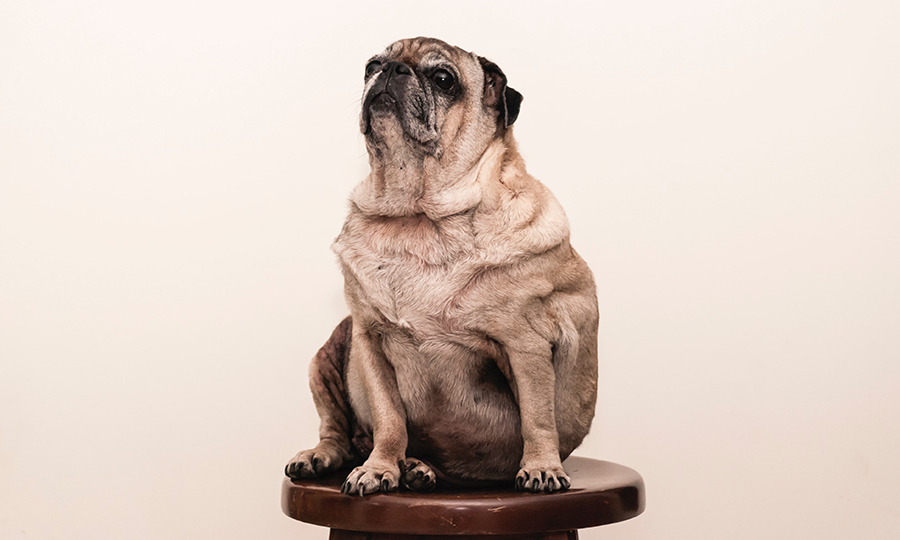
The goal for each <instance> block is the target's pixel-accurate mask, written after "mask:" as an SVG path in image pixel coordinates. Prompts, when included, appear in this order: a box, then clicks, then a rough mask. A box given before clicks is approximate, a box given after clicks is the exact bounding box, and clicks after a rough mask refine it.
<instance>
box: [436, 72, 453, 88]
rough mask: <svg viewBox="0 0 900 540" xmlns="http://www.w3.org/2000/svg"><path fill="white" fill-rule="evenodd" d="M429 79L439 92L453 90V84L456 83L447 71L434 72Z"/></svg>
mask: <svg viewBox="0 0 900 540" xmlns="http://www.w3.org/2000/svg"><path fill="white" fill-rule="evenodd" d="M431 79H432V80H433V81H434V84H436V85H437V87H438V88H440V89H441V90H450V89H451V88H453V84H454V83H455V82H456V81H455V80H453V74H452V73H450V72H449V71H447V70H446V69H439V70H437V71H435V72H434V73H433V74H432V75H431Z"/></svg>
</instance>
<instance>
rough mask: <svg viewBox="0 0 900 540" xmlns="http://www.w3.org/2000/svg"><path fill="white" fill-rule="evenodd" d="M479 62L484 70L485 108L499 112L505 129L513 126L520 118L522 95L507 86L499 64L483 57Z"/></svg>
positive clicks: (479, 58)
mask: <svg viewBox="0 0 900 540" xmlns="http://www.w3.org/2000/svg"><path fill="white" fill-rule="evenodd" d="M478 61H479V62H481V68H482V69H483V70H484V106H485V107H488V108H492V109H495V110H497V112H498V113H499V114H500V117H499V119H500V120H501V121H502V122H503V127H509V126H511V125H513V122H515V121H516V118H518V117H519V107H520V106H521V105H522V94H520V93H518V92H516V91H515V90H513V89H512V88H510V87H508V86H506V75H504V74H503V72H502V71H501V70H500V67H499V66H497V64H495V63H493V62H491V61H490V60H488V59H487V58H484V57H481V56H479V57H478Z"/></svg>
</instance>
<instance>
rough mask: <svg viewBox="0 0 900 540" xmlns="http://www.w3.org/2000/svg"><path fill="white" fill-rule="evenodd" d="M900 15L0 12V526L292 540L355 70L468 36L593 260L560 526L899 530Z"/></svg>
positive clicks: (578, 9)
mask: <svg viewBox="0 0 900 540" xmlns="http://www.w3.org/2000/svg"><path fill="white" fill-rule="evenodd" d="M898 6H900V4H898V3H897V2H893V1H884V2H865V1H861V2H836V1H835V2H831V1H796V2H742V1H712V0H710V1H701V0H686V1H681V2H667V1H661V0H660V1H635V2H607V1H601V2H595V3H590V4H588V3H584V4H566V3H563V2H553V3H552V4H546V5H544V4H541V5H538V4H526V3H522V2H505V3H487V2H468V1H455V2H388V3H379V2H366V3H359V4H338V3H326V2H316V3H304V2H298V1H278V0H276V1H254V2H245V3H241V4H238V3H232V2H213V1H211V0H198V1H190V0H187V1H186V0H178V1H162V2H135V1H132V2H112V1H108V2H102V1H97V2H90V1H85V2H64V1H57V2H49V1H36V0H33V1H19V0H6V1H4V2H2V3H0V361H2V363H0V538H2V540H15V539H121V538H129V539H196V538H217V539H223V540H224V539H251V538H268V539H292V538H294V539H296V538H320V539H324V538H326V537H327V531H326V530H325V529H322V528H318V527H313V526H310V525H306V524H302V523H299V522H295V521H293V520H291V519H288V518H287V517H285V516H284V515H282V513H281V510H280V506H279V493H280V486H281V481H282V469H283V467H284V464H285V463H286V462H287V460H288V459H289V458H290V457H291V456H292V455H293V454H294V453H295V452H297V451H298V450H300V449H303V448H307V447H310V446H312V445H313V444H314V443H315V441H316V428H317V424H318V418H317V416H316V414H315V411H314V409H313V404H312V400H311V397H310V393H309V390H308V387H307V375H306V369H307V364H308V362H309V359H310V358H311V357H312V355H313V354H314V353H315V351H316V350H317V349H318V347H319V346H320V345H321V344H322V343H323V342H324V340H325V339H326V338H327V337H328V335H329V333H330V331H331V329H332V328H333V327H334V325H335V324H337V323H338V322H339V321H340V320H341V319H342V318H343V317H344V316H345V314H346V313H347V309H346V307H345V304H344V300H343V293H342V280H341V277H340V272H339V268H338V265H337V263H336V260H335V257H334V255H333V254H332V253H331V251H330V249H329V247H330V244H331V242H332V240H333V239H334V237H335V236H336V235H337V233H338V232H339V230H340V227H341V223H342V222H343V219H344V216H345V213H346V210H347V197H348V194H349V192H350V190H351V188H352V187H353V186H354V185H355V184H356V183H358V182H359V181H360V180H361V179H362V178H363V177H364V176H365V174H366V172H367V170H368V162H367V157H366V153H365V145H364V142H363V138H362V136H361V135H360V134H359V130H358V114H359V97H360V92H361V89H362V78H363V68H364V66H365V62H366V60H367V59H368V58H369V56H371V55H372V54H374V53H376V52H378V51H380V50H382V49H383V48H384V47H385V46H387V45H388V44H389V43H391V42H392V41H394V40H396V39H399V38H402V37H412V36H417V35H430V36H435V37H439V38H442V39H444V40H446V41H448V42H450V43H453V44H456V45H459V46H461V47H463V48H465V49H467V50H472V51H475V52H477V53H479V54H481V55H483V56H486V57H488V58H490V59H491V60H493V61H495V62H496V63H497V64H499V65H500V66H501V68H502V69H503V70H504V71H505V72H506V74H507V76H508V77H509V81H510V85H511V86H513V87H514V88H516V89H517V90H519V91H520V92H521V93H522V94H523V95H524V96H525V100H524V103H523V105H522V111H521V114H520V116H519V119H518V121H517V123H516V125H515V133H516V136H517V138H518V141H519V143H520V149H521V151H522V154H523V155H524V157H525V160H526V162H527V163H528V167H529V170H530V172H531V173H532V174H533V175H534V176H536V177H537V178H539V179H540V180H542V181H543V182H544V183H545V184H546V185H547V186H548V187H550V189H551V190H553V191H554V193H555V194H556V195H557V197H558V198H559V199H560V201H561V202H562V204H563V206H564V208H565V209H566V212H567V214H568V217H569V220H570V222H571V227H572V243H573V245H574V246H575V247H576V249H577V250H578V251H579V252H580V253H581V254H582V256H583V257H584V258H585V259H586V260H587V262H588V263H589V264H590V266H591V268H592V269H593V271H594V274H595V277H596V279H597V284H598V291H599V300H600V306H601V313H602V322H601V329H600V330H601V331H600V352H601V357H600V396H599V400H598V403H597V416H596V420H595V421H594V424H593V429H592V432H591V434H590V435H589V436H588V438H587V440H586V441H585V442H584V444H583V445H582V446H581V448H580V449H578V450H577V451H576V453H577V454H579V455H582V456H588V457H593V458H598V459H606V460H611V461H616V462H619V463H622V464H625V465H628V466H630V467H633V468H635V469H636V470H638V471H639V472H640V473H641V474H642V475H643V476H644V478H645V481H646V484H647V501H648V506H647V510H646V512H645V514H644V515H642V516H640V517H638V518H636V519H634V520H631V521H628V522H625V523H621V524H616V525H611V526H608V527H602V528H598V529H591V530H586V531H582V533H581V534H582V538H584V539H588V540H589V539H601V538H604V539H659V540H666V539H676V540H679V539H685V540H687V539H691V540H695V539H709V540H713V539H716V540H719V539H786V540H787V539H791V540H794V539H798V538H810V539H835V540H837V539H846V538H859V539H884V540H893V539H896V538H898V537H900V361H898V360H900V217H898V206H900V105H898V104H900V99H898V98H900V69H898V68H900V33H898V31H897V28H898V27H900V7H898Z"/></svg>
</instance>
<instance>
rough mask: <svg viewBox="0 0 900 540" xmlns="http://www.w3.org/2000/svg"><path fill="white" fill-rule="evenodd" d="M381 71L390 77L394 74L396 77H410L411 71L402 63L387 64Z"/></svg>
mask: <svg viewBox="0 0 900 540" xmlns="http://www.w3.org/2000/svg"><path fill="white" fill-rule="evenodd" d="M383 70H384V71H386V72H388V74H390V75H393V74H394V73H396V74H398V75H412V70H411V69H409V66H407V65H406V64H404V63H403V62H388V64H387V65H386V66H384V68H383Z"/></svg>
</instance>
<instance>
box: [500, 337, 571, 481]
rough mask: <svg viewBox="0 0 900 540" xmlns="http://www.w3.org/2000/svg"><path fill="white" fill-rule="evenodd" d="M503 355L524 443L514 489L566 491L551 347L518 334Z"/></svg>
mask: <svg viewBox="0 0 900 540" xmlns="http://www.w3.org/2000/svg"><path fill="white" fill-rule="evenodd" d="M506 351H507V354H508V357H509V368H510V370H511V371H512V379H513V380H512V382H513V384H514V385H515V389H516V392H515V393H516V398H517V399H518V403H519V415H520V418H521V422H522V439H523V442H524V447H523V451H522V460H521V462H520V465H519V466H520V469H519V473H518V474H517V475H516V488H517V489H521V490H527V491H547V492H551V491H559V490H560V489H568V488H569V486H570V485H571V481H570V479H569V477H568V476H567V475H566V473H565V471H564V470H563V466H562V462H561V461H560V459H559V434H558V433H557V430H556V411H555V410H554V405H555V401H556V399H555V392H556V391H555V383H556V375H555V373H554V370H553V363H552V354H553V352H552V347H551V345H550V343H548V342H547V341H545V340H544V339H543V338H541V337H540V336H538V335H535V334H530V333H528V332H521V333H519V334H517V336H516V339H515V340H513V341H512V342H509V343H507V346H506Z"/></svg>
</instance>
